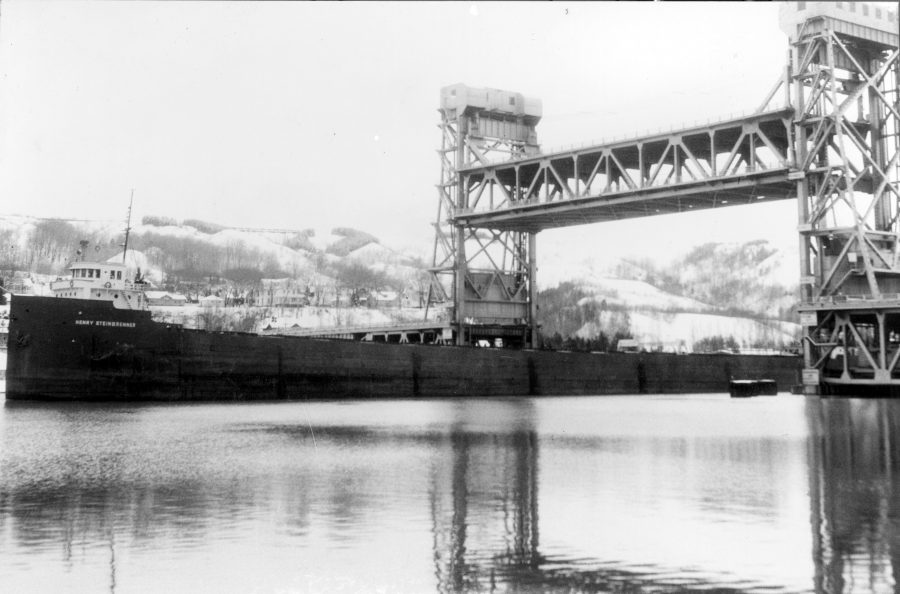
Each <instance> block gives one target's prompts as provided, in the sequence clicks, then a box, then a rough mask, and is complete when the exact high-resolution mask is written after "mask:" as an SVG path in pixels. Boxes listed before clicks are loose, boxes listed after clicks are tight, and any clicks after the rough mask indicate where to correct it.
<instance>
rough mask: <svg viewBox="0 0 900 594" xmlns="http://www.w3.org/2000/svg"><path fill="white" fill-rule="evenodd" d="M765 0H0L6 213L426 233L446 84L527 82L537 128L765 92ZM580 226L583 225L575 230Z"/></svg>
mask: <svg viewBox="0 0 900 594" xmlns="http://www.w3.org/2000/svg"><path fill="white" fill-rule="evenodd" d="M777 12H778V7H777V6H776V5H772V4H768V3H737V2H729V3H682V2H676V3H612V2H598V3H587V2H576V3H540V2H524V3H480V2H479V3H453V2H448V3H444V2H439V3H412V2H400V3H343V4H329V3H310V2H297V3H293V2H290V3H289V2H274V3H238V2H228V3H225V2H222V3H220V2H200V3H191V2H173V3H159V2H148V3H111V2H102V3H99V2H97V3H79V2H68V1H67V2H5V1H4V2H3V5H2V7H0V76H2V81H0V82H2V84H0V112H2V119H0V214H11V213H19V214H28V215H34V216H62V217H74V218H100V219H121V218H123V217H124V214H125V210H126V207H127V201H128V195H129V193H130V190H131V188H135V215H136V216H137V217H138V219H139V218H140V217H141V216H143V215H145V214H156V215H164V216H171V217H175V218H178V219H184V218H202V219H205V220H210V221H214V222H218V223H222V224H225V225H232V226H252V227H263V228H273V227H274V228H297V229H302V228H307V227H315V228H319V229H327V228H331V227H335V226H352V227H357V228H360V229H363V230H366V231H369V232H371V233H373V234H375V235H376V236H378V237H380V238H381V239H382V240H384V241H385V242H386V243H388V244H389V245H416V246H421V251H422V254H423V256H424V255H426V254H427V253H429V245H430V242H431V238H432V227H431V223H433V220H434V217H435V214H436V212H437V192H436V189H435V184H436V183H437V181H438V177H439V168H440V167H439V165H440V164H439V161H438V157H437V154H436V152H435V149H436V148H437V147H438V145H439V143H440V133H439V130H438V128H437V123H438V121H439V116H438V113H437V107H438V98H439V91H440V88H441V87H442V86H445V85H448V84H452V83H457V82H464V83H466V84H468V85H471V86H476V87H480V86H487V87H495V88H501V89H509V90H513V91H518V92H521V93H524V94H525V95H528V96H533V97H537V98H540V99H541V100H542V101H543V106H544V119H543V121H542V122H541V123H540V124H539V126H538V137H539V140H540V142H541V144H542V145H543V146H544V148H545V149H550V148H554V147H560V146H562V145H568V144H581V143H583V142H587V141H590V140H592V139H601V138H609V137H613V136H621V135H634V134H636V133H640V132H643V131H644V130H647V129H649V130H656V129H659V128H669V127H672V126H674V127H675V128H678V127H680V126H681V125H682V124H684V123H693V122H694V121H695V120H706V119H707V118H712V119H720V118H721V117H722V116H727V115H729V114H730V113H732V112H742V111H752V110H753V109H755V108H756V107H757V105H758V104H759V103H760V101H761V100H762V99H763V98H764V96H765V94H766V93H767V92H768V90H769V89H770V87H771V85H772V84H773V83H774V82H775V80H776V78H777V77H778V76H779V74H780V72H781V70H782V68H783V67H784V64H785V62H786V52H787V47H788V46H787V39H786V37H785V35H784V34H783V33H782V32H781V31H780V30H779V28H778V18H777ZM795 227H796V207H795V206H794V204H793V203H792V202H784V203H778V204H775V205H770V206H753V207H748V208H734V209H723V210H716V211H710V212H707V213H697V214H691V215H681V216H678V215H676V216H675V217H671V216H670V217H658V218H655V219H642V220H638V221H632V222H626V223H611V224H605V225H596V226H590V227H581V228H576V229H567V230H565V231H548V232H544V233H542V234H541V236H540V238H539V254H543V255H546V254H553V253H565V252H568V251H570V250H577V251H578V252H579V253H580V252H583V251H584V250H588V251H596V252H598V253H599V252H610V251H622V253H623V254H642V255H652V254H662V255H668V254H670V253H671V252H672V251H673V250H684V249H687V248H689V247H690V246H691V245H696V244H699V243H701V242H703V241H727V240H748V239H756V238H766V239H770V240H772V241H775V242H776V243H779V244H785V245H795V244H796V238H795V234H796V231H795ZM575 246H578V247H575Z"/></svg>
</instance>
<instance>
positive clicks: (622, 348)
mask: <svg viewBox="0 0 900 594" xmlns="http://www.w3.org/2000/svg"><path fill="white" fill-rule="evenodd" d="M616 350H617V351H619V352H620V353H639V352H640V351H641V343H639V342H638V341H637V340H636V339H634V338H620V339H619V342H618V343H617V344H616Z"/></svg>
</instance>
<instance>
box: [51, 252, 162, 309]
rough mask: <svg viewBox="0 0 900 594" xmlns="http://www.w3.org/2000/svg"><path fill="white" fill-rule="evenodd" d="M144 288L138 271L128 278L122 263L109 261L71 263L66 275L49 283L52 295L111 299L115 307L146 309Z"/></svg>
mask: <svg viewBox="0 0 900 594" xmlns="http://www.w3.org/2000/svg"><path fill="white" fill-rule="evenodd" d="M144 287H145V284H144V282H143V281H142V280H141V278H140V276H139V274H138V275H136V276H135V278H133V279H129V278H128V277H127V272H126V269H125V265H124V264H116V263H112V262H83V261H82V262H75V263H74V264H72V266H70V267H69V277H68V278H60V279H57V280H55V281H53V282H51V283H50V290H51V292H52V293H53V295H54V297H62V298H67V299H93V300H100V301H112V302H113V305H115V307H117V308H119V309H149V304H148V302H147V298H146V297H145V296H144Z"/></svg>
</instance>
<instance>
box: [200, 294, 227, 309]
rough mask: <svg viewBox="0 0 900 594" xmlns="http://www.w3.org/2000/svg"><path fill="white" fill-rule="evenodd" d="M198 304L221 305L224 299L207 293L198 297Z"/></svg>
mask: <svg viewBox="0 0 900 594" xmlns="http://www.w3.org/2000/svg"><path fill="white" fill-rule="evenodd" d="M199 301H200V305H202V306H203V307H223V306H224V305H225V300H224V299H222V298H221V297H219V296H217V295H207V296H206V297H201V298H200V299H199Z"/></svg>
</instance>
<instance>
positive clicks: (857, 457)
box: [807, 399, 900, 592]
mask: <svg viewBox="0 0 900 594" xmlns="http://www.w3.org/2000/svg"><path fill="white" fill-rule="evenodd" d="M807 413H808V420H809V426H810V440H809V457H810V475H809V478H810V482H809V484H810V489H809V490H810V501H811V505H812V515H811V518H812V528H813V531H812V533H813V539H814V540H813V555H814V558H815V561H816V574H815V585H816V589H817V590H818V591H820V592H858V591H874V592H889V591H890V592H894V591H897V589H898V587H900V585H898V584H900V440H898V438H900V401H896V400H843V399H834V400H822V401H818V400H810V401H809V405H808V407H807Z"/></svg>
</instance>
